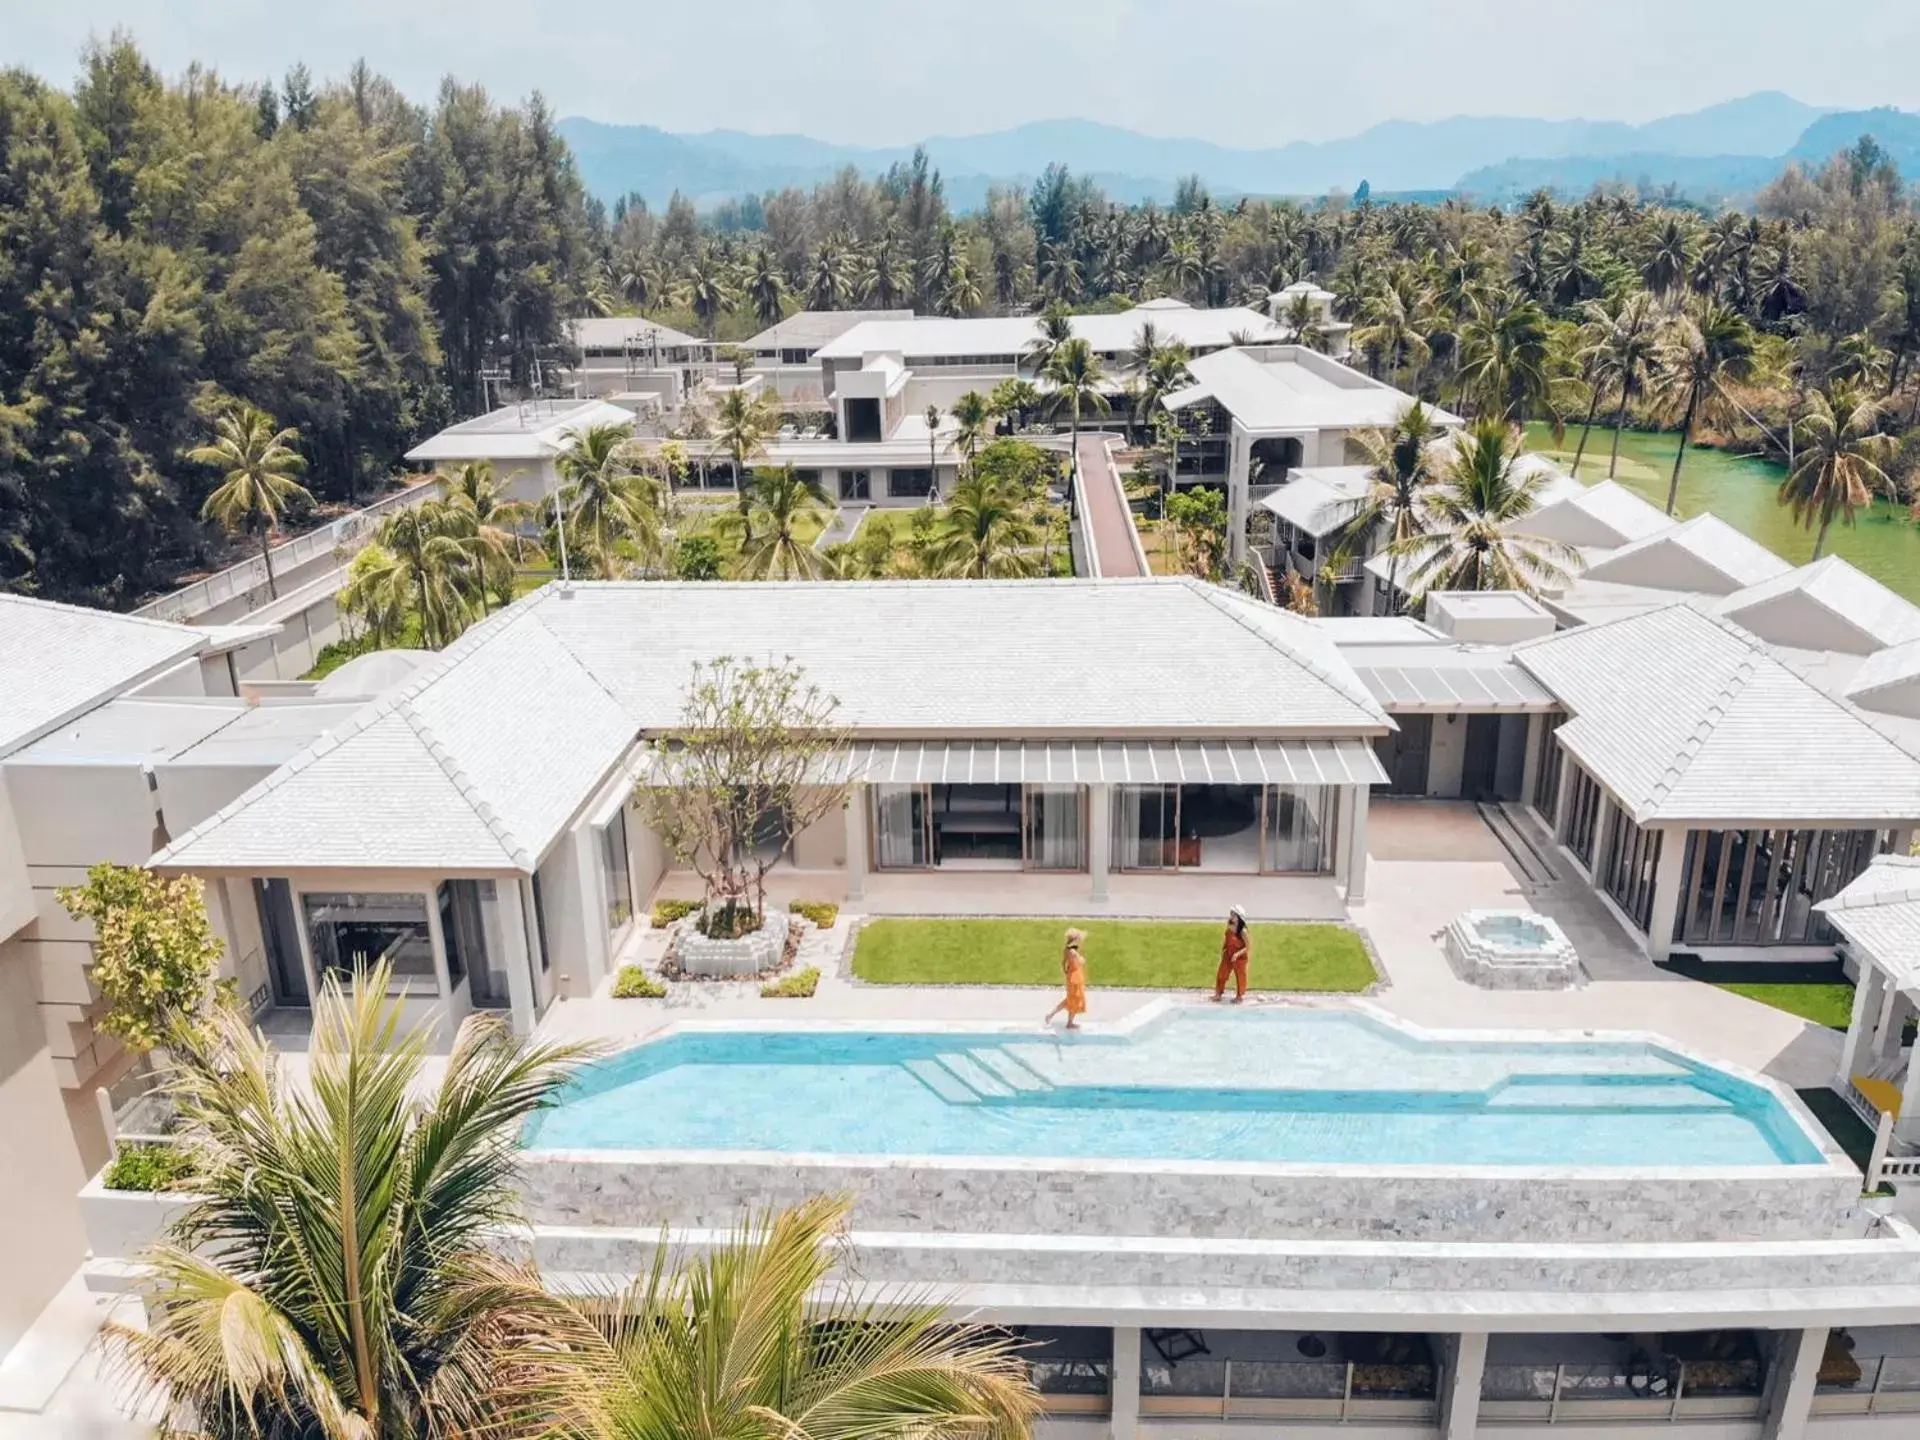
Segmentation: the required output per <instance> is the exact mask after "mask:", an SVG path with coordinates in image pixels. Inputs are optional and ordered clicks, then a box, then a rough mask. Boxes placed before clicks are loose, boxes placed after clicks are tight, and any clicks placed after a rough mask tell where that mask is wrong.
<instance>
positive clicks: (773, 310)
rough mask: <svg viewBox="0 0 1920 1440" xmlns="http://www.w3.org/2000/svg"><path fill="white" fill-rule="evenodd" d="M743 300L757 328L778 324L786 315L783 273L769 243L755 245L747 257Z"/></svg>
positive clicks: (785, 281)
mask: <svg viewBox="0 0 1920 1440" xmlns="http://www.w3.org/2000/svg"><path fill="white" fill-rule="evenodd" d="M743 278H744V280H745V290H746V296H747V302H748V303H749V304H750V305H752V306H753V315H754V318H755V319H756V320H758V321H759V322H760V325H761V328H762V329H765V328H766V327H767V326H769V325H778V324H779V323H780V318H781V316H783V315H785V314H786V300H787V275H786V272H785V271H784V270H782V269H781V268H780V262H779V261H778V260H777V259H776V258H774V253H773V247H772V246H770V245H760V246H756V247H755V249H754V252H753V254H752V255H751V256H749V257H748V259H747V268H746V273H745V275H744V277H743Z"/></svg>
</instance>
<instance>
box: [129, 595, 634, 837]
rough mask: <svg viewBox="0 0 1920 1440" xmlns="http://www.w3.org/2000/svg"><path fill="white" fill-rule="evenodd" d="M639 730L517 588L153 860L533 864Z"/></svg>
mask: <svg viewBox="0 0 1920 1440" xmlns="http://www.w3.org/2000/svg"><path fill="white" fill-rule="evenodd" d="M553 588H554V587H551V586H549V587H547V589H548V590H552V589H553ZM541 593H543V594H544V593H546V592H545V591H543V592H541ZM635 730H636V726H635V724H634V722H633V719H632V718H631V717H630V716H629V715H628V714H627V712H626V711H625V710H624V709H623V708H622V707H621V706H620V705H619V703H618V702H616V701H615V700H614V699H613V697H612V696H610V695H609V694H608V693H607V692H606V691H605V690H604V689H603V688H601V686H600V685H599V684H598V683H597V682H596V681H595V680H594V678H593V676H592V675H590V674H589V673H588V672H587V671H586V669H585V668H584V667H583V666H582V665H581V664H580V663H579V661H577V660H575V659H574V658H573V656H572V655H571V654H569V653H568V651H567V648H566V647H565V646H564V645H562V644H560V643H558V642H557V641H556V640H555V638H554V636H553V635H552V633H551V632H550V631H548V630H547V628H546V627H545V625H544V624H542V621H541V607H540V605H538V604H537V603H535V602H534V601H533V600H528V601H524V602H522V603H521V604H519V605H516V606H513V607H511V608H509V609H508V610H505V611H502V612H501V613H500V614H499V615H496V616H495V617H493V619H491V620H489V621H487V622H485V623H484V624H482V625H479V626H476V627H475V628H474V629H473V630H471V631H469V632H468V633H467V635H465V636H464V637H462V639H461V640H460V641H459V643H458V644H456V645H455V646H454V647H453V648H452V649H450V650H448V651H446V652H445V654H443V655H442V656H441V657H439V663H438V664H435V665H432V666H430V667H428V668H427V669H425V670H423V671H422V672H421V674H420V675H419V676H418V677H417V678H416V679H414V680H413V681H412V682H410V683H409V684H407V685H405V686H404V687H402V688H401V689H400V690H397V691H395V692H393V693H392V694H390V695H389V696H387V697H385V698H383V699H381V700H379V701H377V702H375V703H374V704H372V705H369V706H367V707H366V709H365V710H364V711H363V712H361V714H359V715H358V716H356V717H355V719H354V720H353V721H352V722H350V723H349V724H347V725H346V726H343V727H342V728H341V729H339V730H337V731H335V732H333V733H332V734H330V735H328V736H327V737H325V738H324V739H323V740H321V741H320V742H319V743H318V744H317V745H315V746H314V747H313V748H312V749H310V750H308V751H307V752H305V753H304V754H302V755H300V756H297V757H296V758H295V759H293V760H292V761H290V762H288V764H287V765H286V766H284V767H283V768H282V769H280V770H279V771H276V772H275V773H274V774H273V775H271V776H269V777H268V778H267V779H266V780H264V781H262V782H261V783H260V784H259V785H257V786H255V787H254V788H253V789H251V790H249V791H247V792H246V793H245V794H244V795H241V796H240V797H239V798H238V799H237V800H235V801H234V802H233V803H232V804H231V805H229V806H227V807H226V808H225V809H223V810H221V811H220V812H219V813H218V814H216V815H214V816H213V817H211V818H210V819H208V820H207V821H206V822H205V823H203V824H201V825H199V826H198V827H196V828H195V829H193V830H192V831H190V832H188V833H187V834H186V835H184V836H182V837H180V838H179V839H178V840H176V841H175V842H174V843H173V845H172V846H170V847H169V848H168V849H167V850H166V851H164V852H163V853H162V854H161V855H160V856H159V857H157V862H156V863H165V864H169V865H178V866H181V867H184V868H188V869H209V870H212V869H222V868H244V867H246V866H248V865H253V864H259V863H263V862H270V863H277V864H282V865H289V864H292V865H299V866H302V867H305V868H343V869H344V868H354V869H360V868H374V869H379V868H401V869H404V868H416V867H425V868H431V867H436V866H437V867H440V868H442V869H451V870H458V869H463V868H465V869H491V870H502V869H515V870H529V869H531V868H532V867H533V865H534V864H535V863H536V862H537V861H538V859H539V857H540V856H541V854H542V853H543V852H544V851H545V850H546V849H547V847H548V846H549V845H551V844H552V842H553V841H554V839H555V838H557V837H558V835H559V834H560V833H561V831H562V829H563V828H564V827H565V825H566V822H567V821H568V819H569V818H570V817H571V816H572V814H573V812H574V811H575V810H576V809H577V808H578V807H579V806H580V804H581V803H582V802H583V801H585V800H586V799H587V798H588V797H589V796H590V795H591V793H592V792H593V791H594V790H595V789H597V788H598V787H599V786H600V785H601V783H603V781H604V780H605V779H606V777H607V775H608V774H609V773H610V771H611V770H612V769H613V767H614V766H615V765H617V764H618V763H619V761H620V759H621V757H622V756H623V755H624V754H625V753H626V751H627V749H628V748H629V747H630V746H631V745H632V744H633V741H634V738H635Z"/></svg>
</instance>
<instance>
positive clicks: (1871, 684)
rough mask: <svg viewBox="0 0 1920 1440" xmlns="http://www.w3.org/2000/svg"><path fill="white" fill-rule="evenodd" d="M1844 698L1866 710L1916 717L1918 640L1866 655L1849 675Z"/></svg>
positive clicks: (1918, 707) (1919, 691) (1919, 679)
mask: <svg viewBox="0 0 1920 1440" xmlns="http://www.w3.org/2000/svg"><path fill="white" fill-rule="evenodd" d="M1846 697H1847V698H1848V699H1849V700H1851V701H1852V702H1853V703H1854V704H1856V705H1859V706H1862V707H1864V708H1866V709H1869V710H1889V711H1892V712H1893V713H1895V714H1897V715H1914V716H1920V640H1910V641H1908V642H1907V643H1906V644H1904V645H1889V646H1888V647H1887V648H1886V649H1885V650H1878V651H1875V652H1874V653H1873V654H1871V655H1869V656H1868V657H1867V658H1866V659H1865V660H1864V661H1862V662H1861V665H1860V668H1859V669H1858V670H1856V671H1854V672H1853V675H1852V677H1851V679H1850V681H1849V682H1848V684H1847V688H1846Z"/></svg>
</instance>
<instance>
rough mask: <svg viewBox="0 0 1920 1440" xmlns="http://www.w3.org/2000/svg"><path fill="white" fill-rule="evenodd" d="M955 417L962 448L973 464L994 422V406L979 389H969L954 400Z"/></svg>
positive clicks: (970, 463)
mask: <svg viewBox="0 0 1920 1440" xmlns="http://www.w3.org/2000/svg"><path fill="white" fill-rule="evenodd" d="M953 418H954V422H955V423H956V424H957V425H959V427H960V431H959V435H958V439H959V441H960V448H961V450H962V451H964V452H965V453H966V457H967V464H968V465H972V464H973V457H974V456H975V455H976V454H978V453H979V450H980V442H981V441H982V440H983V439H985V438H986V434H987V428H988V427H989V426H990V425H992V424H993V406H992V404H991V403H990V402H989V401H988V399H987V397H986V396H984V395H982V394H981V393H980V392H979V391H978V390H969V391H967V393H966V394H964V395H962V396H961V397H960V398H959V399H958V400H956V401H954V402H953Z"/></svg>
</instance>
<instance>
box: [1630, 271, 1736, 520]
mask: <svg viewBox="0 0 1920 1440" xmlns="http://www.w3.org/2000/svg"><path fill="white" fill-rule="evenodd" d="M1753 350H1754V335H1753V327H1752V326H1751V325H1749V324H1747V321H1746V317H1744V316H1743V315H1741V314H1740V313H1739V312H1738V311H1736V310H1732V309H1729V308H1728V307H1727V306H1725V305H1722V304H1721V303H1720V302H1719V301H1718V300H1706V301H1703V302H1701V304H1700V307H1699V310H1698V313H1697V314H1694V315H1680V316H1677V317H1675V319H1674V321H1673V322H1672V324H1670V325H1669V326H1668V327H1667V331H1666V334H1665V335H1664V336H1663V337H1662V338H1661V341H1660V345H1659V348H1658V349H1657V350H1656V351H1655V352H1654V370H1653V384H1652V393H1653V399H1654V402H1655V404H1657V405H1658V406H1660V408H1661V409H1662V410H1664V411H1666V412H1667V413H1668V414H1670V415H1678V416H1679V419H1680V448H1679V449H1678V450H1677V451H1676V452H1675V453H1674V457H1673V478H1672V479H1670V480H1669V481H1668V482H1667V514H1669V515H1671V514H1673V512H1674V507H1675V506H1676V505H1677V504H1678V503H1679V500H1680V467H1681V465H1683V464H1684V463H1685V462H1686V458H1687V446H1688V445H1690V444H1691V443H1692V442H1693V422H1694V420H1695V418H1696V417H1697V416H1698V415H1699V414H1700V413H1701V411H1702V410H1703V409H1713V408H1718V407H1717V406H1716V403H1715V402H1716V401H1719V400H1720V399H1722V398H1723V397H1724V395H1725V386H1726V385H1727V384H1728V383H1729V382H1738V381H1741V380H1744V379H1746V378H1747V376H1748V375H1750V374H1752V372H1753Z"/></svg>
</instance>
